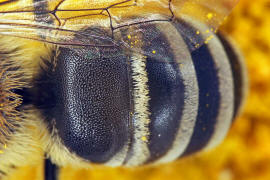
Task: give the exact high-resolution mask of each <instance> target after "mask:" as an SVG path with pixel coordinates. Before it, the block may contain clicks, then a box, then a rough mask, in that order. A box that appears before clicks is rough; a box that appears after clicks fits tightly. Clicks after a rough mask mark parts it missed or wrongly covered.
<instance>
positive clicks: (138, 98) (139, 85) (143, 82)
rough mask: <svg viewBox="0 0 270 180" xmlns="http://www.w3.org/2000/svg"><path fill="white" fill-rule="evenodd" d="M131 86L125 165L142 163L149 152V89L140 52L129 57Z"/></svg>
mask: <svg viewBox="0 0 270 180" xmlns="http://www.w3.org/2000/svg"><path fill="white" fill-rule="evenodd" d="M131 71H132V82H133V84H132V86H133V103H134V114H133V117H132V121H133V142H132V146H131V152H132V154H131V156H130V158H129V159H127V161H126V165H127V166H135V165H140V164H143V163H144V162H145V161H146V160H147V159H148V157H149V156H150V152H149V149H148V140H149V123H150V119H149V116H150V112H149V110H148V109H149V100H150V98H149V89H148V85H147V83H148V77H147V72H146V57H145V56H144V55H142V54H138V53H134V54H133V55H132V57H131Z"/></svg>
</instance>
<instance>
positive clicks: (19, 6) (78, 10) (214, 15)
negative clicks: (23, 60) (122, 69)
mask: <svg viewBox="0 0 270 180" xmlns="http://www.w3.org/2000/svg"><path fill="white" fill-rule="evenodd" d="M237 2H238V0H218V1H217V0H111V1H90V0H76V1H75V0H41V1H32V0H6V1H0V34H2V35H9V36H15V37H22V38H27V39H33V40H38V41H43V42H48V43H53V44H58V45H64V46H65V45H73V46H115V45H125V46H126V47H127V48H129V49H132V50H134V49H135V50H136V48H134V46H132V45H130V44H129V43H126V42H124V41H119V40H116V38H115V35H114V33H115V32H116V31H118V30H119V29H122V28H126V29H127V28H129V27H131V26H136V25H137V24H140V23H149V22H153V21H172V20H173V19H174V18H181V16H183V15H186V16H190V17H192V18H194V19H196V20H198V21H200V22H201V23H204V24H206V25H207V26H208V27H209V30H208V31H207V32H199V33H209V36H210V35H211V32H215V31H216V30H217V28H218V26H219V25H220V24H221V23H222V22H223V20H224V18H226V16H227V15H228V14H229V13H230V11H231V9H232V8H233V7H234V6H235V5H236V3H237ZM89 27H100V28H102V31H98V30H96V29H95V28H89ZM86 29H87V30H86ZM104 31H105V32H106V33H105V32H104ZM197 33H198V32H197ZM186 34H187V36H189V39H192V41H194V42H193V43H192V44H194V47H193V49H196V48H198V47H200V46H201V45H202V44H203V43H205V41H202V40H201V39H200V38H196V34H194V33H193V34H192V33H191V32H190V33H186ZM74 37H76V38H74Z"/></svg>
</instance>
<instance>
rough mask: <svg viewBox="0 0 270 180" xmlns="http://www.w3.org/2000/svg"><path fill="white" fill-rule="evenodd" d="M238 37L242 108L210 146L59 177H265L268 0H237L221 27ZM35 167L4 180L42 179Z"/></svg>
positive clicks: (269, 167)
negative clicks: (245, 77) (171, 158)
mask: <svg viewBox="0 0 270 180" xmlns="http://www.w3.org/2000/svg"><path fill="white" fill-rule="evenodd" d="M221 29H223V30H224V31H226V32H227V33H228V34H230V35H231V36H232V37H233V39H235V41H236V42H237V43H238V45H239V47H240V48H241V49H242V52H243V54H244V57H245V60H246V64H247V67H248V74H249V86H250V87H249V95H248V98H247V101H246V105H245V107H244V111H243V114H242V115H241V116H240V117H239V118H238V119H237V120H236V121H235V123H234V124H233V126H232V128H231V130H230V132H229V134H228V136H227V138H226V139H225V141H224V142H223V143H222V144H221V145H220V146H219V147H217V148H216V149H214V150H212V151H211V152H207V153H203V154H201V153H199V154H197V155H195V156H192V157H187V158H184V159H181V160H178V161H176V162H173V163H170V164H166V165H161V166H155V167H142V168H136V169H123V168H117V169H113V168H105V167H94V168H93V169H90V170H80V169H78V170H74V169H71V168H68V167H66V168H64V169H63V170H61V174H60V178H61V179H65V180H71V179H91V180H103V179H104V180H105V179H110V180H122V179H127V180H137V179H139V180H164V179H165V180H166V179H168V180H181V179H183V180H204V179H205V180H206V179H207V180H254V179H256V180H266V179H270V1H269V0H254V1H252V0H240V3H239V4H238V5H237V7H236V8H235V9H234V10H233V12H232V14H231V15H230V16H229V17H228V19H227V21H226V22H225V24H224V25H223V26H222V27H221ZM42 173H43V167H42V160H40V165H39V166H38V167H24V168H20V169H18V170H16V172H15V173H13V174H12V176H11V178H10V180H18V179H25V180H32V179H42Z"/></svg>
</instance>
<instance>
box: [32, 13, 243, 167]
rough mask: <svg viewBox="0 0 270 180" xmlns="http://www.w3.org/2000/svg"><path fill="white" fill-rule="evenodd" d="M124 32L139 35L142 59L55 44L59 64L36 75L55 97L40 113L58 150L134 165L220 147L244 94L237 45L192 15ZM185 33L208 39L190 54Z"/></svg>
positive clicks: (131, 54) (126, 35)
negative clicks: (53, 133)
mask: <svg viewBox="0 0 270 180" xmlns="http://www.w3.org/2000/svg"><path fill="white" fill-rule="evenodd" d="M125 28H126V29H125ZM125 28H124V29H121V30H120V31H119V32H120V34H121V35H120V36H121V37H122V38H123V39H124V40H125V41H129V39H132V37H133V36H134V37H139V38H140V41H139V43H138V44H139V45H138V46H137V47H138V48H139V49H140V50H141V51H142V52H144V54H142V53H138V52H137V51H132V52H126V50H125V49H124V48H123V49H121V48H119V47H117V48H116V47H94V48H91V47H90V48H88V47H83V48H62V47H60V48H59V49H58V51H59V52H58V56H57V62H56V67H53V68H52V69H53V71H51V72H50V73H49V74H50V75H49V76H47V75H46V73H43V75H41V76H46V77H45V79H51V80H49V82H50V83H49V84H50V86H51V87H48V88H50V89H52V96H53V97H55V100H54V103H53V104H54V106H53V107H49V110H48V109H47V110H45V111H44V110H43V112H45V113H44V114H45V116H47V121H48V124H49V126H50V127H51V129H56V135H57V136H59V137H60V139H61V143H62V145H63V146H65V147H67V149H68V150H69V151H70V152H71V153H73V154H76V155H77V156H78V157H79V158H81V159H84V160H86V161H90V162H95V163H104V164H107V165H111V166H119V165H126V166H136V165H141V164H147V163H162V162H168V161H172V160H174V159H177V158H179V157H182V156H185V155H188V154H191V153H194V152H197V151H200V150H204V149H209V148H212V147H214V146H216V145H217V144H219V143H220V142H221V141H222V140H223V139H224V137H225V135H226V133H227V131H228V129H229V127H230V125H231V122H232V119H233V118H234V117H235V115H236V114H237V111H238V108H239V106H240V105H241V101H242V100H241V98H242V96H239V94H241V93H244V91H243V87H244V84H245V81H244V76H243V73H242V71H243V69H242V68H243V67H242V65H241V63H237V62H238V59H239V58H238V56H236V55H234V56H232V55H230V54H233V53H234V48H229V47H230V45H229V43H227V44H226V43H225V41H224V40H222V41H220V39H219V37H218V36H216V35H215V34H213V33H211V32H210V33H203V32H206V31H207V30H208V28H207V27H206V26H205V25H203V24H200V23H198V22H196V21H193V20H192V19H189V18H184V20H177V21H175V22H152V23H141V24H138V25H136V26H132V27H125ZM196 32H201V33H196ZM189 34H193V35H194V34H197V37H196V39H197V41H198V42H204V41H206V40H207V39H209V37H211V38H212V39H211V40H209V41H206V42H205V43H204V44H203V45H202V46H201V47H199V48H198V49H195V50H194V49H193V41H192V40H191V39H190V36H189ZM116 37H119V36H116ZM224 46H225V48H224ZM231 61H232V62H231ZM234 61H235V62H234ZM239 64H240V65H239ZM236 66H237V67H236ZM238 75H241V77H235V76H238ZM41 79H44V78H41ZM37 84H39V83H37ZM42 84H43V83H42ZM45 86H46V85H45ZM42 88H44V84H43V86H42ZM44 102H46V100H45V101H44ZM41 107H42V106H41Z"/></svg>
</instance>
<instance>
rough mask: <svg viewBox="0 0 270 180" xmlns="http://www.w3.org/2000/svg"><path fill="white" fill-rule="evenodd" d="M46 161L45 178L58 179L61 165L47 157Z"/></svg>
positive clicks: (46, 179) (45, 179) (47, 179)
mask: <svg viewBox="0 0 270 180" xmlns="http://www.w3.org/2000/svg"><path fill="white" fill-rule="evenodd" d="M44 163H45V164H44V177H45V178H44V180H57V179H58V172H59V167H58V166H57V165H55V164H53V163H52V162H51V160H50V159H46V160H45V162H44Z"/></svg>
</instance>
